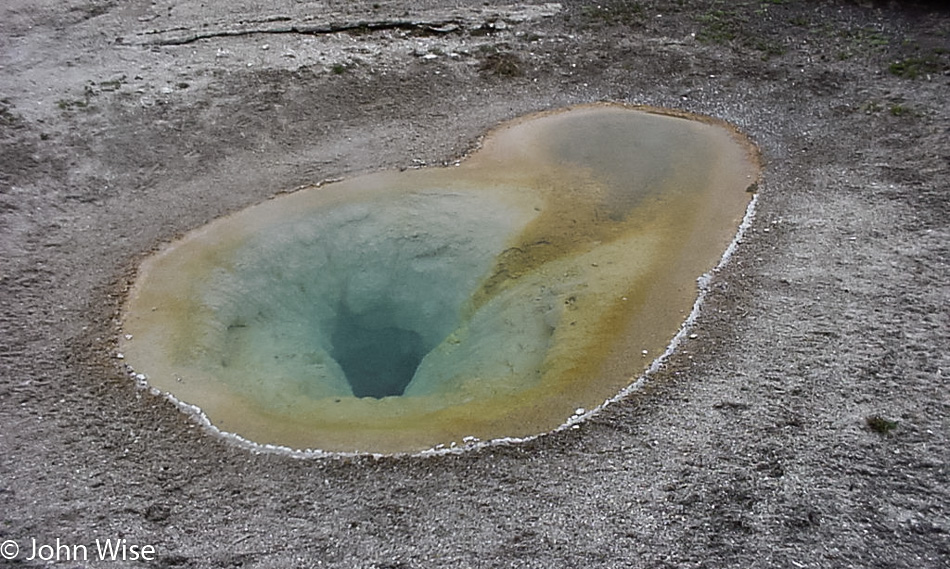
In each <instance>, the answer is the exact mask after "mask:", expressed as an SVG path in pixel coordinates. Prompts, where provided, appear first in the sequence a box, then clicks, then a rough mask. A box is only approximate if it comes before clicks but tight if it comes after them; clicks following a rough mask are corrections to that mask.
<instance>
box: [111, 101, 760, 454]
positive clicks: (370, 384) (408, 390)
mask: <svg viewBox="0 0 950 569" xmlns="http://www.w3.org/2000/svg"><path fill="white" fill-rule="evenodd" d="M757 177H758V162H757V159H756V153H755V150H754V147H753V146H752V145H751V143H750V142H749V141H748V140H747V139H745V138H744V137H743V136H741V135H740V134H738V133H737V132H736V131H735V130H734V129H732V128H730V127H729V126H728V125H726V124H724V123H721V122H718V121H714V120H712V119H704V118H701V117H694V116H687V115H684V114H677V113H673V112H672V111H662V110H658V109H645V108H631V107H626V106H619V105H591V106H583V107H576V108H571V109H566V110H561V111H554V112H548V113H542V114H538V115H532V116H529V117H525V118H522V119H519V120H515V121H512V122H510V123H506V124H504V125H502V126H500V127H498V128H497V129H495V130H493V131H492V132H491V133H489V134H488V135H487V136H486V137H485V139H484V140H483V142H482V145H481V147H480V148H479V149H478V150H477V151H476V152H475V153H474V154H473V155H471V156H470V157H468V158H467V159H466V160H464V161H463V162H462V163H461V164H460V165H458V166H456V167H447V168H429V169H420V170H409V171H403V172H389V171H387V172H380V173H376V174H370V175H364V176H359V177H354V178H352V179H348V180H345V181H341V182H335V183H332V184H327V185H324V186H322V187H313V188H308V189H304V190H300V191H297V192H294V193H291V194H286V195H282V196H280V197H277V198H274V199H272V200H269V201H267V202H264V203H261V204H259V205H256V206H253V207H250V208H248V209H245V210H243V211H240V212H238V213H236V214H233V215H230V216H227V217H224V218H221V219H218V220H216V221H214V222H212V223H210V224H208V225H206V226H204V227H201V228H199V229H197V230H195V231H193V232H191V233H189V234H188V235H186V236H185V237H184V238H182V239H180V240H179V241H176V242H174V243H171V244H170V245H168V246H166V247H165V248H164V249H162V250H161V251H160V252H158V253H157V254H155V255H153V256H151V257H150V258H148V259H146V261H145V262H144V263H143V264H142V266H141V267H140V270H139V273H138V277H137V280H136V282H135V284H134V286H133V287H132V290H131V291H130V294H129V297H128V300H127V302H126V306H125V309H124V313H123V319H122V327H123V330H122V334H123V336H122V339H121V340H120V349H121V351H122V352H123V353H124V355H125V361H126V362H127V364H128V365H129V366H130V368H131V369H132V370H134V372H135V373H137V374H143V375H144V376H145V377H147V382H148V384H149V385H151V386H152V387H153V388H155V389H158V390H160V391H163V392H166V393H168V394H170V395H172V396H173V397H174V398H176V399H177V400H179V401H181V402H184V403H186V404H188V405H190V406H194V407H197V408H200V409H201V411H202V412H203V413H204V415H205V416H206V417H207V419H208V420H209V421H210V422H211V424H213V425H214V427H215V428H216V429H218V430H220V431H221V432H225V433H231V434H234V435H237V436H239V437H241V438H242V439H245V440H246V441H250V442H253V443H259V444H265V445H277V446H281V447H288V448H292V449H319V450H323V451H341V452H377V453H393V452H414V451H421V450H425V449H428V448H432V447H435V446H437V445H451V444H452V443H462V441H463V440H464V441H473V440H491V439H497V438H505V437H515V438H517V437H525V436H531V435H535V434H539V433H542V432H546V431H549V430H551V429H553V428H556V427H558V426H559V425H561V424H563V423H564V422H565V421H566V420H567V419H568V418H569V417H571V416H572V415H573V414H574V412H575V410H576V409H577V408H579V407H582V408H588V409H589V408H592V407H596V406H598V405H599V404H601V403H603V402H604V400H605V399H608V398H610V397H612V396H614V395H616V394H617V393H618V392H619V391H620V390H622V389H623V388H625V387H626V386H628V385H630V384H631V383H632V382H633V381H634V380H635V379H636V378H637V377H639V376H640V375H641V374H642V373H643V371H644V370H645V369H646V367H647V366H648V365H649V364H650V362H651V361H652V359H653V358H654V357H656V356H658V355H659V354H660V353H662V352H663V351H664V349H665V347H666V346H667V344H669V342H670V340H671V338H672V337H673V336H674V335H675V334H676V332H677V330H678V329H679V327H680V326H681V325H682V323H683V321H684V319H685V318H686V315H687V314H688V313H689V312H690V309H691V308H692V305H693V303H694V301H695V300H696V297H697V294H698V290H697V284H696V279H697V277H699V276H700V275H702V274H704V273H705V272H707V271H709V270H710V269H711V268H712V267H714V266H715V265H716V264H717V262H718V261H719V259H720V258H721V257H722V255H723V252H724V251H725V249H726V248H727V246H728V245H729V243H730V242H731V241H732V240H733V238H734V236H735V234H736V230H737V227H738V225H739V223H740V222H741V220H742V218H743V215H744V214H745V212H746V208H747V206H748V203H749V200H750V194H749V193H748V192H747V191H746V190H747V188H749V187H750V185H752V184H753V183H755V181H756V180H757Z"/></svg>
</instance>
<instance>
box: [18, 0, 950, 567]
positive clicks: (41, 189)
mask: <svg viewBox="0 0 950 569" xmlns="http://www.w3.org/2000/svg"><path fill="white" fill-rule="evenodd" d="M937 6H938V4H937V3H933V4H930V5H928V4H913V3H896V2H893V3H886V2H877V3H872V2H851V1H844V0H841V1H805V0H786V1H780V0H770V1H747V2H719V1H714V0H705V1H695V2H679V1H673V0H669V1H666V0H644V1H642V2H631V1H620V0H605V1H604V2H602V3H600V4H594V3H587V2H570V1H565V2H562V3H561V4H560V5H554V4H502V3H498V2H494V1H489V2H482V1H479V2H468V1H462V0H459V1H456V2H433V1H428V0H422V1H417V2H404V1H402V0H389V1H387V0H382V1H380V2H379V3H376V4H371V3H367V2H361V1H360V2H338V1H323V2H318V1H306V0H303V1H296V2H290V1H284V2H271V3H263V2H252V1H250V0H243V1H238V2H224V1H223V0H209V1H207V2H203V3H196V2H181V1H176V0H156V1H154V2H151V1H149V2H146V1H139V0H127V1H118V0H70V1H68V2H63V1H61V0H56V1H53V0H35V1H24V0H6V1H5V2H3V4H2V6H0V541H7V540H14V541H16V542H18V543H19V544H21V546H22V547H23V548H24V549H25V550H26V549H28V545H29V543H30V540H31V539H34V538H35V539H36V540H37V541H38V542H39V543H55V540H56V539H59V540H61V542H62V543H67V544H87V545H89V544H92V543H93V542H94V541H95V540H96V539H108V538H112V539H115V538H125V539H127V540H128V541H129V542H131V543H138V544H151V545H154V547H155V549H156V552H157V554H156V558H155V559H154V560H153V561H150V562H147V563H139V562H134V563H128V564H123V563H113V562H99V561H96V560H95V559H93V558H92V557H93V556H92V555H90V559H89V560H88V561H82V560H79V561H76V560H70V561H65V560H61V561H59V562H53V563H51V565H52V566H62V567H115V566H126V565H127V566H147V567H169V568H173V567H174V568H177V567H195V568H216V567H248V568H271V567H272V568H282V569H284V568H292V567H376V568H384V567H385V568H416V567H420V568H425V567H462V568H464V567H472V568H479V567H485V568H488V567H544V568H549V567H584V568H587V567H814V568H818V567H881V568H884V567H888V568H897V567H914V568H921V567H948V566H950V564H948V561H947V560H948V559H950V511H948V504H950V480H948V464H947V462H948V458H950V456H948V455H950V450H948V449H950V419H948V416H950V395H948V390H947V374H948V373H950V356H948V351H947V347H948V345H950V342H948V340H950V314H948V309H947V305H948V300H950V270H948V263H950V254H948V243H950V223H948V220H950V205H948V202H950V198H948V193H947V192H948V187H950V132H948V125H950V123H948V114H950V106H948V105H947V101H948V87H950V75H948V67H950V64H948V49H950V14H948V13H947V12H946V11H945V9H941V8H938V7H937ZM600 100H611V101H621V102H630V103H637V104H648V105H656V106H663V107H673V108H677V109H682V110H685V111H689V112H697V113H703V114H708V115H711V116H713V117H716V118H720V119H724V120H727V121H730V122H732V123H733V124H735V125H737V126H739V127H740V128H741V129H742V130H743V131H744V132H745V133H747V134H748V135H749V136H750V137H751V138H752V139H753V140H754V141H755V142H757V143H758V144H759V146H760V147H761V150H762V153H763V156H764V158H765V161H766V164H765V170H764V178H763V183H762V184H761V185H760V188H759V191H760V199H759V207H758V211H757V214H756V217H755V220H754V222H753V224H752V226H751V228H750V230H749V231H748V233H747V234H746V236H745V237H744V239H743V240H742V242H741V243H740V244H739V246H738V248H737V250H736V253H735V255H734V256H733V257H732V259H731V262H730V263H729V264H728V265H727V266H726V267H725V269H724V270H723V271H722V272H720V273H719V274H717V275H716V276H715V278H714V279H713V281H712V285H711V291H710V294H709V296H708V300H707V303H706V304H705V305H704V307H703V310H702V313H701V315H700V318H699V320H698V321H697V323H696V326H695V328H694V329H693V330H692V333H694V334H696V337H695V338H693V339H690V340H689V341H687V342H685V343H684V344H683V345H682V346H681V347H680V348H679V350H678V351H677V352H676V353H675V354H674V355H673V356H672V357H671V358H670V359H669V360H668V361H667V362H666V363H665V364H664V366H663V367H662V369H661V370H660V371H659V372H658V373H657V374H655V375H654V376H652V377H651V378H650V379H649V381H648V382H647V386H646V388H645V389H644V390H642V391H641V392H639V393H637V394H635V395H633V396H631V397H629V398H628V399H626V400H625V401H623V402H620V403H618V404H615V405H612V406H610V407H608V408H607V409H606V410H605V411H604V412H602V413H600V414H598V415H597V416H595V417H594V418H592V419H590V420H588V421H586V422H584V423H583V424H581V425H580V426H579V428H577V429H569V430H566V431H564V432H560V433H557V434H554V435H551V436H546V437H542V438H540V439H537V440H535V441H533V442H530V443H526V444H519V445H509V446H495V447H489V448H484V449H481V450H477V451H474V452H468V453H464V454H459V455H446V456H436V457H429V458H381V459H377V458H372V457H351V458H321V459H307V460H302V459H294V458H290V457H287V456H282V455H276V454H267V453H263V454H257V453H253V452H250V451H248V450H246V449H243V448H240V447H237V446H235V445H233V444H230V443H228V442H227V441H224V440H221V439H219V438H216V437H214V436H212V435H210V434H208V433H207V432H205V431H204V430H203V429H202V428H201V427H200V426H197V425H196V424H195V422H194V421H193V420H191V419H190V418H189V417H187V416H186V415H184V414H183V413H181V412H179V411H178V409H177V408H176V407H175V406H174V405H172V404H171V403H169V402H168V401H166V400H165V399H164V398H162V397H157V396H153V395H151V394H150V393H149V392H148V391H146V390H142V389H140V388H138V387H137V386H136V385H135V383H134V381H132V380H131V379H130V378H129V377H128V376H127V375H126V374H125V372H124V370H123V367H122V362H121V361H119V360H117V359H116V357H115V356H116V349H115V342H116V336H117V334H118V328H117V311H118V308H119V304H120V302H121V298H122V294H123V291H124V290H125V288H126V287H127V286H128V283H129V282H130V279H131V278H132V276H133V274H134V269H135V266H136V265H137V262H138V261H139V260H140V259H141V258H142V257H143V256H144V255H146V254H148V252H149V251H151V250H153V249H154V248H156V247H157V246H159V245H160V244H161V243H163V242H166V241H168V240H170V239H173V238H174V237H175V236H176V235H180V234H181V233H183V232H185V231H187V230H189V229H191V228H194V227H197V226H199V225H202V224H204V223H206V222H207V221H209V220H211V219H214V218H215V217H217V216H220V215H222V214H224V213H227V212H230V211H234V210H236V209H239V208H242V207H245V206H247V205H250V204H253V203H257V202H260V201H262V200H265V199H267V198H269V197H271V196H274V195H275V194H278V193H280V192H284V191H288V190H292V189H294V188H296V187H298V186H301V185H306V184H312V183H316V182H319V181H320V180H325V179H332V178H338V177H341V176H347V175H351V174H354V173H357V172H365V171H373V170H379V169H382V168H411V167H417V166H420V165H423V164H427V165H435V164H442V163H452V162H454V161H455V160H456V159H458V158H459V157H460V156H462V155H464V153H465V152H466V151H467V150H468V149H471V148H472V147H473V145H474V144H476V142H477V138H478V136H479V134H480V133H483V132H485V131H486V130H487V129H489V128H490V127H491V126H492V125H495V124H497V123H499V122H501V121H503V120H505V119H509V118H513V117H515V116H519V115H523V114H526V113H529V112H533V111H540V110H544V109H550V108H555V107H561V106H565V105H571V104H578V103H587V102H592V101H600ZM875 418H876V419H878V420H870V421H869V419H875ZM28 553H29V552H28V551H24V555H21V556H20V557H18V558H17V559H15V560H12V561H3V560H0V566H2V565H3V564H4V563H7V564H8V565H9V566H11V567H42V566H46V564H45V563H42V562H40V561H38V560H34V561H27V560H25V559H24V556H25V555H26V554H28Z"/></svg>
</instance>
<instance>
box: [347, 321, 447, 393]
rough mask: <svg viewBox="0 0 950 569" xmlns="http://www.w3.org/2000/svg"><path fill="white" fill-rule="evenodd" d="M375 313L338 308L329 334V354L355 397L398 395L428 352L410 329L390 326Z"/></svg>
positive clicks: (420, 337) (419, 338)
mask: <svg viewBox="0 0 950 569" xmlns="http://www.w3.org/2000/svg"><path fill="white" fill-rule="evenodd" d="M387 320H390V319H388V318H386V317H385V315H382V317H381V315H380V314H379V313H378V312H373V313H370V314H354V313H353V312H351V311H350V310H348V309H347V308H346V307H345V306H341V308H340V311H339V313H338V315H337V318H336V323H335V325H334V327H333V330H332V331H331V334H330V341H331V342H332V344H333V348H332V352H331V355H332V356H333V359H335V360H336V362H337V363H338V364H340V367H341V368H343V373H344V374H346V380H347V382H348V383H349V384H350V387H351V388H352V389H353V395H355V396H356V397H375V398H377V399H381V398H383V397H392V396H400V395H402V394H403V393H404V392H405V391H406V386H407V385H409V382H410V381H412V378H413V376H415V374H416V369H417V368H418V367H419V363H420V362H421V361H422V358H423V357H425V355H426V353H427V352H428V351H429V350H428V349H426V346H425V345H424V343H423V340H422V336H421V335H420V334H419V333H418V332H415V331H413V330H407V329H405V328H400V327H398V326H394V325H390V324H389V323H388V322H387Z"/></svg>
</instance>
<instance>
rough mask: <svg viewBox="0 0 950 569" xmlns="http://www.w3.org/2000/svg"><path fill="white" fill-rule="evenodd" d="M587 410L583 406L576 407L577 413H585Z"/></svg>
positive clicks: (575, 412) (575, 411)
mask: <svg viewBox="0 0 950 569" xmlns="http://www.w3.org/2000/svg"><path fill="white" fill-rule="evenodd" d="M586 412H587V409H584V408H583V407H578V408H577V409H574V414H575V415H583V414H584V413H586Z"/></svg>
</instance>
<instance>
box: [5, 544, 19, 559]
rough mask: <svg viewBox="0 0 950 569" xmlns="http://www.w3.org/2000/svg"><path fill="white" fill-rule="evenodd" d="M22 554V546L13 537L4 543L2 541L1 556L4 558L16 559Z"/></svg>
mask: <svg viewBox="0 0 950 569" xmlns="http://www.w3.org/2000/svg"><path fill="white" fill-rule="evenodd" d="M19 554H20V546H19V545H17V542H15V541H13V540H12V539H8V540H6V541H4V542H3V543H0V557H3V558H4V559H16V556H17V555H19Z"/></svg>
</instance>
